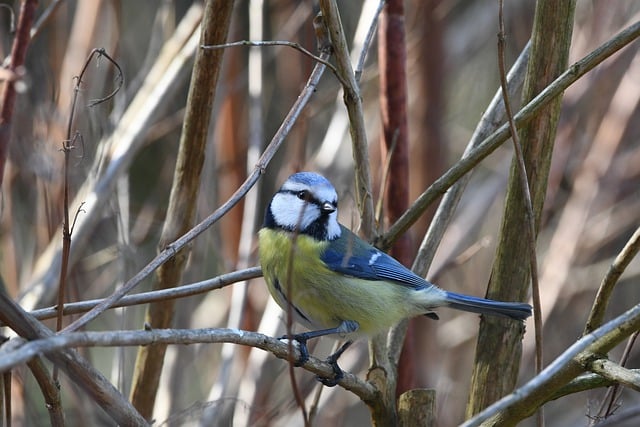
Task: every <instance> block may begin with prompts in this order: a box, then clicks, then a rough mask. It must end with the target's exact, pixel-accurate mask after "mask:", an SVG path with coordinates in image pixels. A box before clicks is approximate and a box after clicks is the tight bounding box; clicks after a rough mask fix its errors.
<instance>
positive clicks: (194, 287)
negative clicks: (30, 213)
mask: <svg viewBox="0 0 640 427" xmlns="http://www.w3.org/2000/svg"><path fill="white" fill-rule="evenodd" d="M260 276H262V269H261V268H260V267H251V268H247V269H244V270H238V271H234V272H231V273H227V274H222V275H220V276H216V277H213V278H211V279H207V280H203V281H201V282H196V283H191V284H188V285H182V286H176V287H174V288H170V289H162V290H158V291H149V292H141V293H139V294H135V295H127V296H124V297H122V298H121V299H120V300H119V301H118V302H116V303H115V304H113V305H112V306H111V307H110V308H116V307H130V306H132V305H140V304H148V303H150V302H155V301H162V300H168V299H178V298H185V297H190V296H193V295H198V294H202V293H205V292H209V291H214V290H217V289H222V288H224V287H225V286H228V285H231V284H233V283H236V282H242V281H245V280H250V279H255V278H257V277H260ZM104 301H105V299H94V300H87V301H79V302H73V303H68V304H65V305H64V308H63V310H62V312H63V314H65V315H69V314H78V313H86V312H87V311H89V310H91V309H92V308H94V307H95V306H97V305H98V304H101V303H103V302H104ZM56 312H57V307H48V308H41V309H39V310H33V311H32V312H31V313H30V314H31V315H32V316H33V317H34V318H36V319H38V320H43V319H50V318H52V317H55V316H56ZM0 326H6V325H3V324H2V322H1V321H0Z"/></svg>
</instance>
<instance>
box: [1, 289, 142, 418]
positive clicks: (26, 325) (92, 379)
mask: <svg viewBox="0 0 640 427" xmlns="http://www.w3.org/2000/svg"><path fill="white" fill-rule="evenodd" d="M0 320H1V321H2V322H3V323H4V324H5V325H7V326H8V327H9V328H11V329H13V330H14V331H15V332H16V333H17V334H18V335H20V337H21V339H26V340H38V339H41V338H48V337H52V336H54V335H53V332H51V330H50V329H49V328H47V327H45V326H44V325H42V324H41V323H40V322H38V321H37V320H36V319H35V318H33V316H31V315H30V314H29V313H27V312H25V311H24V310H23V309H22V307H20V306H19V305H18V304H17V303H15V302H14V301H13V300H11V299H10V298H9V297H8V296H7V294H6V293H4V292H0ZM9 342H11V341H9ZM0 354H5V352H4V351H3V350H2V349H0ZM35 355H36V354H33V355H32V356H31V357H33V356H35ZM31 357H30V358H31ZM30 358H28V359H30ZM47 358H48V359H50V360H51V361H52V362H53V363H54V364H56V366H58V367H59V368H60V369H61V370H62V371H63V372H65V373H66V374H67V377H68V378H69V380H71V381H72V382H74V383H75V384H77V385H78V386H79V387H80V388H81V389H82V390H83V391H84V392H85V393H86V396H88V397H90V398H91V399H92V400H93V401H94V402H96V403H97V404H98V405H99V406H100V407H101V408H102V409H103V410H104V411H105V413H107V414H108V415H109V416H110V417H111V418H112V419H113V420H114V421H115V422H116V423H117V424H120V425H131V426H134V425H135V426H142V425H147V422H146V421H145V419H144V418H143V417H142V416H141V415H140V414H139V413H138V412H137V411H136V410H135V408H134V407H133V406H132V405H131V404H130V403H129V401H128V400H127V399H126V398H125V397H124V396H123V395H122V394H121V393H120V392H119V391H118V390H117V389H116V388H115V387H114V386H113V384H111V382H109V380H108V379H107V378H105V377H104V376H103V375H102V374H101V373H100V372H99V371H98V370H96V369H95V368H94V367H93V366H91V365H90V364H89V362H88V361H87V360H86V359H84V358H82V357H81V356H79V355H78V353H76V352H75V351H73V350H71V349H64V350H62V351H60V352H56V353H52V354H49V355H47ZM28 359H26V360H28ZM26 360H25V361H26Z"/></svg>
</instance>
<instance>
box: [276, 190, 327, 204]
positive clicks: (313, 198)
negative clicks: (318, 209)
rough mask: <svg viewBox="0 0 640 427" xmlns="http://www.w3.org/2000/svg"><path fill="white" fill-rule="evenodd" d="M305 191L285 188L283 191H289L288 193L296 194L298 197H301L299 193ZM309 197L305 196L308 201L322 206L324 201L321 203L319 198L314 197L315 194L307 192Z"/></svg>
mask: <svg viewBox="0 0 640 427" xmlns="http://www.w3.org/2000/svg"><path fill="white" fill-rule="evenodd" d="M302 191H304V190H298V191H294V190H283V191H282V192H283V193H288V194H293V195H294V196H296V197H297V198H299V199H301V198H300V197H299V194H300V193H301V192H302ZM306 195H307V197H305V199H304V200H305V201H306V202H308V203H312V204H314V205H316V206H322V203H320V201H319V200H318V199H316V198H315V197H313V195H312V194H311V193H310V192H308V191H307V192H306ZM301 200H302V199H301Z"/></svg>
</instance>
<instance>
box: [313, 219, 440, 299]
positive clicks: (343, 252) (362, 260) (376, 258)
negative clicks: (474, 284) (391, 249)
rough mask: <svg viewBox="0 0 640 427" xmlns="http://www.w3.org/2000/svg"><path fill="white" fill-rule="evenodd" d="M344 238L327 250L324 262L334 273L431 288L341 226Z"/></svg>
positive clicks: (425, 282)
mask: <svg viewBox="0 0 640 427" xmlns="http://www.w3.org/2000/svg"><path fill="white" fill-rule="evenodd" d="M341 229H342V234H341V236H340V237H339V238H338V239H336V240H334V241H332V242H331V243H330V244H329V247H328V248H327V249H326V250H325V251H324V253H323V254H322V256H321V258H322V261H323V262H324V263H325V264H326V265H327V267H329V268H330V269H331V270H333V271H335V272H338V273H341V274H344V275H347V276H353V277H357V278H359V279H365V280H390V281H393V282H396V283H398V284H400V285H404V286H408V287H410V288H414V289H422V288H425V287H428V286H431V284H430V283H429V282H427V281H426V280H424V279H423V278H422V277H420V276H418V275H417V274H415V273H413V272H412V271H411V270H409V269H408V268H406V267H405V266H404V265H402V264H400V263H399V262H398V261H396V260H395V259H393V258H392V257H390V256H389V255H387V254H385V253H384V252H382V251H380V250H379V249H376V248H375V247H373V246H371V245H370V244H368V243H366V242H365V241H363V240H362V239H360V238H359V237H358V236H356V235H355V234H353V233H352V232H351V231H350V230H349V229H347V228H346V227H344V226H341Z"/></svg>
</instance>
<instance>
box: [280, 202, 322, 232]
mask: <svg viewBox="0 0 640 427" xmlns="http://www.w3.org/2000/svg"><path fill="white" fill-rule="evenodd" d="M271 213H272V214H273V219H274V220H275V221H276V223H277V224H278V225H279V226H281V227H284V228H289V229H296V228H299V229H301V230H304V229H305V228H307V227H308V226H309V224H311V223H312V222H313V221H315V220H316V219H317V218H318V216H320V211H319V209H318V207H317V206H315V205H314V204H313V203H308V202H305V201H304V200H300V199H299V198H297V197H296V196H295V195H293V194H289V193H278V194H276V195H275V196H274V197H273V200H272V202H271Z"/></svg>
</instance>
